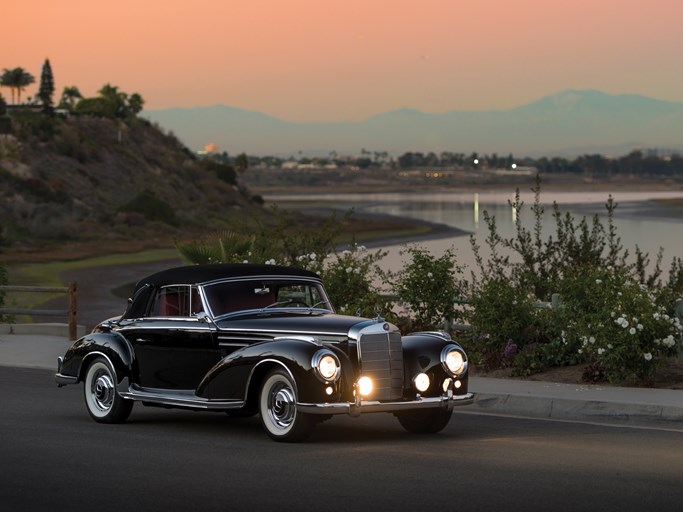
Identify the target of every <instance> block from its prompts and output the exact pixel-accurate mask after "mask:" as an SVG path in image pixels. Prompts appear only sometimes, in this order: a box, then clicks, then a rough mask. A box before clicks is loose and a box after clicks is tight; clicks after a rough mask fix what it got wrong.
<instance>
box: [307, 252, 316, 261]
mask: <svg viewBox="0 0 683 512" xmlns="http://www.w3.org/2000/svg"><path fill="white" fill-rule="evenodd" d="M308 257H309V258H310V260H311V261H313V260H315V259H316V258H317V257H318V255H317V254H316V253H314V252H312V253H311V254H309V255H308Z"/></svg>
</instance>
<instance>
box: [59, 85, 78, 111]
mask: <svg viewBox="0 0 683 512" xmlns="http://www.w3.org/2000/svg"><path fill="white" fill-rule="evenodd" d="M80 99H83V95H82V94H81V91H79V90H78V87H76V86H70V87H64V90H63V91H62V97H61V98H60V100H59V108H65V109H68V110H73V108H74V106H75V105H76V102H77V101H78V100H80Z"/></svg>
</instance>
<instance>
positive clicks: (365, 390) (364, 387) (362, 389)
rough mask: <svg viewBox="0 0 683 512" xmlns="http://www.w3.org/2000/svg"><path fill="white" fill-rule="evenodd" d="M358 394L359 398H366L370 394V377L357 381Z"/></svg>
mask: <svg viewBox="0 0 683 512" xmlns="http://www.w3.org/2000/svg"><path fill="white" fill-rule="evenodd" d="M358 392H359V393H360V394H361V396H368V395H369V394H370V393H372V379H371V378H370V377H361V378H360V379H358Z"/></svg>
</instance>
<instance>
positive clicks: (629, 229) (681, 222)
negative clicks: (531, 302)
mask: <svg viewBox="0 0 683 512" xmlns="http://www.w3.org/2000/svg"><path fill="white" fill-rule="evenodd" d="M520 197H521V199H522V201H524V207H523V208H522V211H521V212H520V222H521V224H522V225H523V226H524V227H525V228H527V229H529V230H533V227H534V221H535V219H534V214H533V212H532V211H531V206H532V205H533V202H534V195H533V192H522V193H521V196H520ZM608 197H609V193H608V192H547V193H546V192H543V193H542V195H541V202H542V203H543V204H544V210H545V211H544V215H543V222H542V226H543V239H544V241H545V240H547V239H548V237H549V236H551V235H552V236H553V238H555V231H556V229H555V228H556V225H555V220H554V218H553V216H552V212H553V208H552V203H553V202H557V203H558V205H560V210H561V211H562V212H563V213H565V212H569V213H571V214H572V215H573V216H574V218H575V220H576V222H578V221H579V220H580V219H581V218H583V217H584V216H587V217H588V218H589V221H590V220H591V218H592V217H593V216H594V215H596V214H597V215H599V216H600V217H601V220H602V221H603V223H604V225H605V227H606V209H605V206H604V205H605V203H606V202H607V199H608ZM612 197H613V198H614V200H615V201H616V202H617V203H618V204H619V206H618V207H617V209H616V212H615V216H614V220H615V225H616V227H617V233H618V236H620V237H621V242H622V245H623V246H624V248H626V249H628V250H629V253H630V254H631V255H633V253H634V249H635V246H636V245H638V246H639V247H640V248H641V249H642V250H643V251H645V252H649V253H650V257H651V260H654V259H655V255H656V253H657V251H658V250H659V248H660V247H663V248H664V259H663V269H664V270H665V272H666V271H668V268H669V265H670V262H671V258H672V257H673V256H682V255H683V219H676V218H663V217H657V218H655V217H652V216H646V215H644V214H643V212H644V211H645V210H646V209H647V201H648V200H651V199H659V198H683V192H681V191H677V192H662V191H655V192H632V191H630V192H615V193H612ZM268 200H269V201H272V202H277V201H278V200H307V201H334V202H337V203H339V202H341V203H348V204H349V205H353V206H354V207H355V208H356V209H357V210H365V211H372V212H377V213H382V214H390V215H397V216H401V217H410V218H415V219H421V220H425V221H429V222H437V223H441V224H446V225H448V226H452V227H456V228H459V229H461V230H464V231H467V232H469V233H472V234H473V235H474V236H475V237H476V239H477V242H478V243H479V245H480V246H481V247H482V255H483V256H484V257H486V256H487V253H486V251H485V249H486V247H485V245H486V244H485V242H484V239H485V238H486V236H488V234H489V231H488V227H487V224H486V222H484V214H485V213H487V214H488V215H490V216H494V217H495V220H496V226H497V228H498V231H499V234H500V235H501V236H502V237H504V238H509V237H513V236H514V234H515V221H516V219H515V214H516V212H515V210H514V209H513V208H512V207H511V206H510V204H509V202H510V201H512V200H514V192H510V193H507V192H502V191H485V192H468V193H460V192H444V193H425V194H414V193H386V194H385V193H382V194H315V195H306V194H300V195H286V196H284V195H282V196H271V197H268ZM420 245H421V246H423V247H425V248H427V249H429V250H430V251H431V252H432V253H433V254H435V255H437V256H439V255H441V254H443V252H444V251H445V250H447V249H448V248H450V247H453V248H455V250H456V254H457V255H458V259H459V261H460V263H461V264H464V265H466V266H467V267H468V271H469V270H473V269H474V268H473V267H474V256H473V254H472V250H471V247H470V241H469V237H467V236H459V237H451V238H446V239H440V240H429V241H423V242H420ZM386 249H387V250H388V251H389V255H388V256H387V258H386V260H385V264H386V265H385V266H387V267H389V268H391V269H392V270H398V269H400V268H401V266H402V265H403V259H402V256H401V255H400V254H399V251H400V249H401V246H400V245H398V246H391V247H386ZM653 262H654V261H653Z"/></svg>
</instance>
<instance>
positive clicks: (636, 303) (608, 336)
mask: <svg viewBox="0 0 683 512" xmlns="http://www.w3.org/2000/svg"><path fill="white" fill-rule="evenodd" d="M561 293H562V298H563V304H562V307H563V308H564V309H565V311H566V316H567V317H569V318H571V320H569V321H568V323H567V329H566V332H567V337H568V338H570V339H571V340H573V342H574V343H575V344H576V345H578V346H579V347H580V348H578V350H577V352H578V353H579V355H580V356H581V357H582V358H583V359H584V360H585V361H586V362H588V363H589V364H590V365H591V366H592V367H594V368H599V369H600V371H601V372H602V373H603V375H604V378H606V379H607V380H609V381H610V382H627V383H639V382H648V381H649V380H651V379H652V377H653V376H654V374H655V371H656V368H657V365H658V363H659V362H660V360H661V358H662V357H666V356H669V355H673V354H674V353H675V345H676V339H677V338H678V337H679V336H680V332H681V331H682V330H683V326H681V324H680V322H679V321H678V319H676V318H675V317H673V316H671V315H669V313H667V309H666V308H665V307H664V306H663V305H660V304H658V301H657V295H656V293H655V291H653V290H652V289H650V288H648V287H647V286H645V285H643V284H640V283H639V282H638V280H637V279H636V278H635V277H634V276H633V275H632V274H630V273H629V272H628V270H627V269H625V268H613V267H608V268H604V269H603V268H585V267H584V268H577V269H576V270H575V271H574V272H571V273H567V275H566V277H565V280H564V281H563V289H562V291H561Z"/></svg>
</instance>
